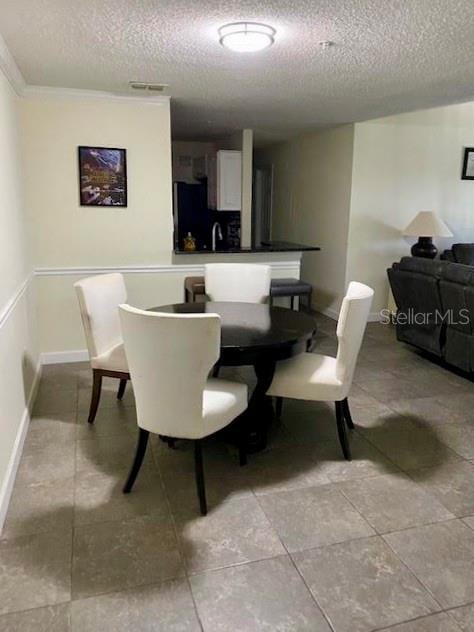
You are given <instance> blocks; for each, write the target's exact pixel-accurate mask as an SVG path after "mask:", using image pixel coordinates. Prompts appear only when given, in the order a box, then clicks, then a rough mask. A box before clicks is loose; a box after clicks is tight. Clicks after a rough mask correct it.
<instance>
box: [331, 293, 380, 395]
mask: <svg viewBox="0 0 474 632" xmlns="http://www.w3.org/2000/svg"><path fill="white" fill-rule="evenodd" d="M373 296H374V291H373V289H372V288H371V287H369V286H368V285H364V284H363V283H357V282H356V281H352V282H351V283H349V287H348V289H347V293H346V295H345V297H344V299H343V301H342V305H341V311H340V312H339V320H338V323H337V330H336V334H337V338H338V349H337V359H336V374H337V378H338V379H339V380H341V382H342V383H343V384H344V385H345V386H346V387H347V390H348V389H349V388H350V385H351V382H352V377H353V375H354V369H355V365H356V362H357V356H358V355H359V351H360V346H361V344H362V338H363V337H364V332H365V327H366V325H367V319H368V317H369V313H370V307H371V305H372V298H373Z"/></svg>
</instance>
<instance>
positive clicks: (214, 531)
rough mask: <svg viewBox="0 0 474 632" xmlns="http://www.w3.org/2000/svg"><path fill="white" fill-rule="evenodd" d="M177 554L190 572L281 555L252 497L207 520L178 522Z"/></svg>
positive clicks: (215, 512) (216, 511)
mask: <svg viewBox="0 0 474 632" xmlns="http://www.w3.org/2000/svg"><path fill="white" fill-rule="evenodd" d="M176 528H177V532H178V537H179V540H180V546H181V550H182V551H183V555H184V557H185V560H186V566H187V568H188V570H189V571H190V572H198V571H202V570H208V569H212V568H221V567H225V566H230V565H233V564H242V563H243V562H251V561H254V560H260V559H264V558H268V557H275V556H277V555H281V554H283V553H285V549H284V548H283V546H282V544H281V542H280V540H279V538H278V536H277V534H276V532H275V531H274V529H273V527H272V525H271V524H270V522H269V521H268V519H267V517H266V516H265V514H264V512H263V511H262V509H261V507H260V505H259V504H258V503H257V501H256V500H255V498H254V497H253V496H248V497H244V498H235V499H232V500H229V501H227V502H225V503H223V504H220V505H219V506H217V507H215V508H214V509H213V510H212V511H210V512H209V513H208V514H207V516H200V515H198V516H196V517H195V518H194V519H185V520H182V521H178V522H177V525H176Z"/></svg>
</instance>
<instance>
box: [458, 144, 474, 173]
mask: <svg viewBox="0 0 474 632" xmlns="http://www.w3.org/2000/svg"><path fill="white" fill-rule="evenodd" d="M461 180H474V147H465V148H464V162H463V165H462V176H461Z"/></svg>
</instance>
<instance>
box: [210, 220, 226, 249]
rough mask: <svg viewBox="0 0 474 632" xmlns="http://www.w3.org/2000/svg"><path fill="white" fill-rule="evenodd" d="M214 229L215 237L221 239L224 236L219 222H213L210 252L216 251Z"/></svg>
mask: <svg viewBox="0 0 474 632" xmlns="http://www.w3.org/2000/svg"><path fill="white" fill-rule="evenodd" d="M216 229H217V238H218V239H220V240H221V241H222V239H224V237H223V236H222V228H221V225H220V224H219V222H214V224H213V225H212V252H215V251H216Z"/></svg>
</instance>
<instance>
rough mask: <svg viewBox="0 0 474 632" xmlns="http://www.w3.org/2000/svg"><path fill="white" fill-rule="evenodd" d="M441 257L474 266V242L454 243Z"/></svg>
mask: <svg viewBox="0 0 474 632" xmlns="http://www.w3.org/2000/svg"><path fill="white" fill-rule="evenodd" d="M441 259H444V260H445V261H452V262H453V263H462V264H463V265H465V266H474V244H453V245H452V246H451V250H444V251H443V253H442V254H441Z"/></svg>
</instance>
